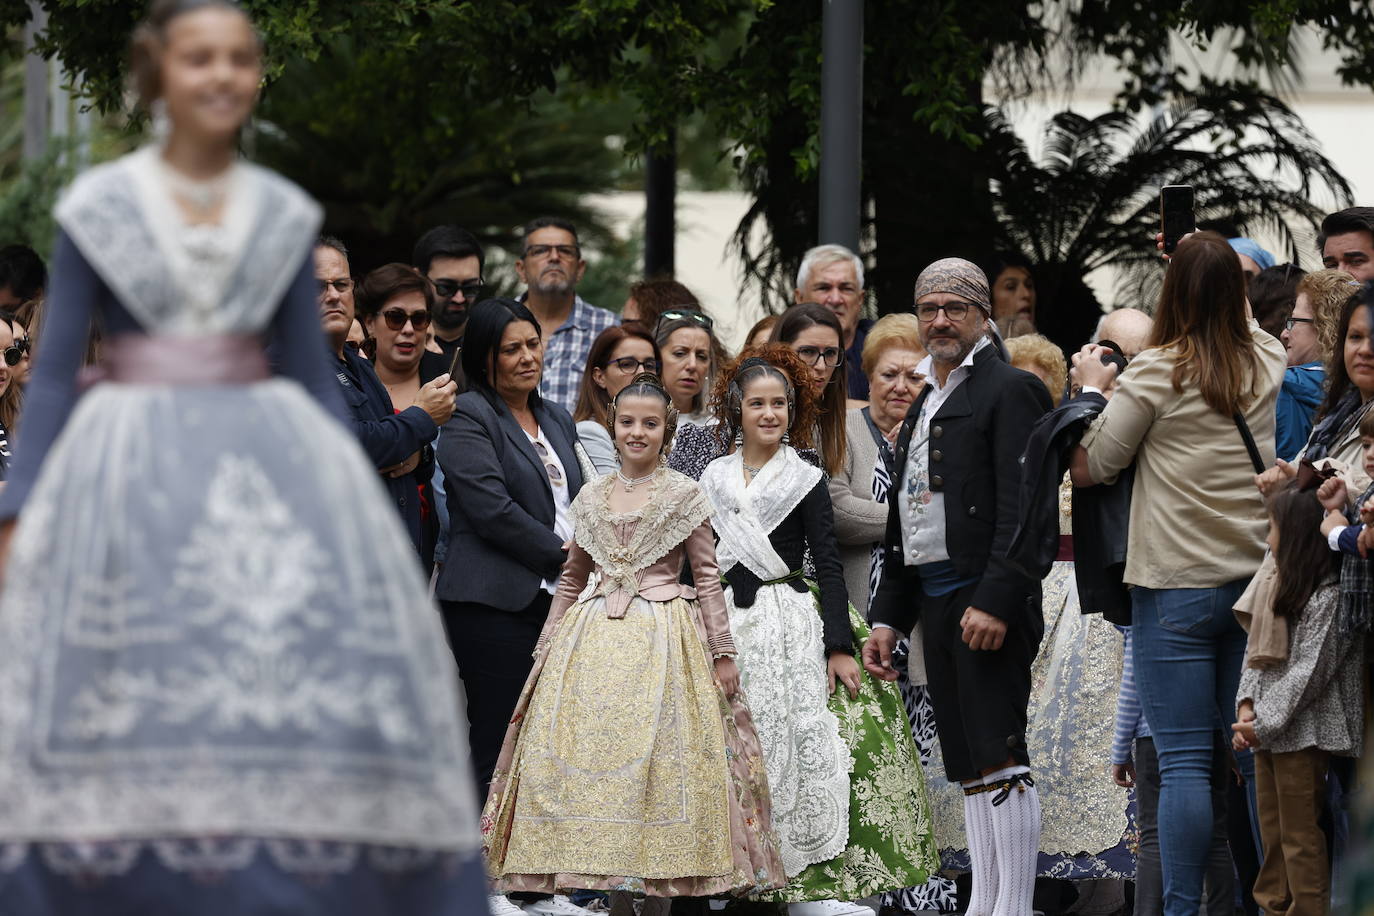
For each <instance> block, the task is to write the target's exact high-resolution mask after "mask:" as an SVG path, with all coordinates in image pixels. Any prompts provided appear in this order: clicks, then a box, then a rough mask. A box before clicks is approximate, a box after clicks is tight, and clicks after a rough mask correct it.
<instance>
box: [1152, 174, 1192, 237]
mask: <svg viewBox="0 0 1374 916" xmlns="http://www.w3.org/2000/svg"><path fill="white" fill-rule="evenodd" d="M1159 229H1160V232H1161V233H1162V234H1163V236H1164V253H1165V254H1173V253H1174V249H1175V248H1177V247H1178V243H1179V242H1180V241H1181V240H1182V239H1183V237H1184V236H1185V235H1187V234H1188V233H1190V232H1193V231H1195V230H1196V229H1197V220H1196V218H1195V217H1194V215H1193V187H1192V185H1186V184H1171V185H1165V186H1164V187H1162V188H1160V189H1159Z"/></svg>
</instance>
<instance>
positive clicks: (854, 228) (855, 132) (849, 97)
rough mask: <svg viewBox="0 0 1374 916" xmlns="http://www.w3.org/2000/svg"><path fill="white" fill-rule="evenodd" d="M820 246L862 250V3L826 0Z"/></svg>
mask: <svg viewBox="0 0 1374 916" xmlns="http://www.w3.org/2000/svg"><path fill="white" fill-rule="evenodd" d="M822 2H823V3H824V4H825V5H824V8H823V13H822V17H821V199H820V211H821V213H820V216H821V221H820V222H821V225H820V238H819V241H820V242H821V243H822V244H829V243H836V244H840V245H844V246H845V247H846V248H848V249H849V250H850V251H855V252H857V251H858V250H859V207H860V200H859V176H860V163H861V162H862V154H863V74H864V4H863V0H822Z"/></svg>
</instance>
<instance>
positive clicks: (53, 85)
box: [48, 57, 72, 165]
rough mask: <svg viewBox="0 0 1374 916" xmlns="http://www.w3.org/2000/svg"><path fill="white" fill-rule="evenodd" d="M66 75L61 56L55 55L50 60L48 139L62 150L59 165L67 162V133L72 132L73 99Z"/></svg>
mask: <svg viewBox="0 0 1374 916" xmlns="http://www.w3.org/2000/svg"><path fill="white" fill-rule="evenodd" d="M64 76H65V74H63V72H62V60H61V59H60V58H57V57H54V58H53V59H52V60H50V61H48V81H49V85H48V88H49V90H50V93H51V95H52V99H51V105H52V107H51V108H49V109H48V139H49V140H51V141H53V142H54V143H56V144H57V145H58V147H59V148H60V149H61V150H62V152H61V153H60V154H59V156H58V164H59V165H65V164H66V162H67V151H66V148H65V143H66V140H67V135H68V134H70V133H71V123H70V120H71V112H72V100H71V96H70V95H69V94H68V93H67V88H66V86H65V85H64V84H63V83H64V80H63V77H64Z"/></svg>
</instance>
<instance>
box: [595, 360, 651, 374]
mask: <svg viewBox="0 0 1374 916" xmlns="http://www.w3.org/2000/svg"><path fill="white" fill-rule="evenodd" d="M612 366H615V367H616V368H617V369H619V370H620V371H621V372H634V371H636V370H638V371H640V372H652V373H654V374H655V375H657V374H658V360H656V359H652V358H650V359H635V358H634V357H633V356H622V357H620V359H613V360H611V361H610V362H608V363H606V368H607V369H609V368H611V367H612Z"/></svg>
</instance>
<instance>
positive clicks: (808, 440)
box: [711, 343, 820, 452]
mask: <svg viewBox="0 0 1374 916" xmlns="http://www.w3.org/2000/svg"><path fill="white" fill-rule="evenodd" d="M750 360H753V362H751V363H749V365H747V366H746V365H745V363H746V362H748V361H750ZM760 360H762V362H759V361H760ZM765 364H766V365H765ZM761 375H775V376H781V378H782V380H783V384H784V386H785V387H786V388H787V402H788V405H789V406H790V408H791V415H790V416H789V417H788V418H787V419H788V434H789V437H788V439H789V442H790V443H791V445H792V447H793V448H811V447H812V440H813V437H814V435H815V431H816V420H817V419H818V418H819V416H820V413H819V410H820V405H819V404H818V402H817V400H816V391H815V389H814V388H812V387H811V378H812V373H811V367H810V366H808V365H806V363H804V362H802V359H801V357H800V356H798V355H797V354H796V352H795V351H794V350H793V349H792V348H791V347H789V346H788V345H787V344H777V343H768V344H763V345H762V346H757V347H745V348H744V350H743V352H741V353H740V355H739V356H737V357H735V358H734V359H733V360H731V361H730V362H729V363H727V364H726V365H725V367H724V368H723V369H721V371H720V372H718V373H717V374H716V384H715V387H714V388H713V390H712V392H711V404H712V408H713V410H714V412H715V415H716V419H717V420H718V421H719V422H718V423H717V424H716V432H715V434H716V438H717V440H718V441H719V442H720V444H721V446H722V447H723V448H724V449H725V450H726V451H727V452H728V451H729V450H730V449H731V447H732V446H733V445H734V441H735V436H736V435H737V434H738V433H739V431H740V404H741V398H742V396H743V393H744V392H743V388H744V386H746V385H748V384H749V382H751V381H753V380H754V379H755V378H758V377H759V376H761Z"/></svg>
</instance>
